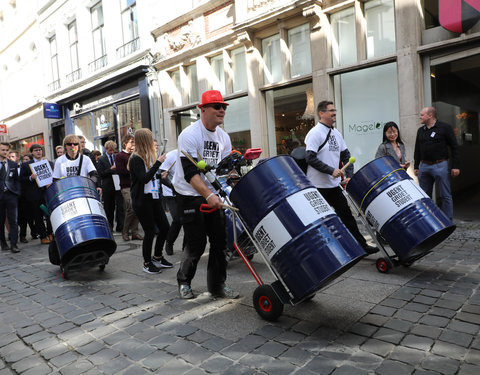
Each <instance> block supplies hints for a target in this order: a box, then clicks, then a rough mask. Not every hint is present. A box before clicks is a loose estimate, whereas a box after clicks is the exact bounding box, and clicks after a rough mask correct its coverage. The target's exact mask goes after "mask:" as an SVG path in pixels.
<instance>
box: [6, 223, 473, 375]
mask: <svg viewBox="0 0 480 375" xmlns="http://www.w3.org/2000/svg"><path fill="white" fill-rule="evenodd" d="M457 225H458V228H457V230H456V231H455V232H454V233H453V234H452V235H451V236H450V238H449V239H448V240H447V241H445V242H444V243H442V244H441V245H439V246H438V247H437V248H436V249H435V250H434V251H433V252H432V253H430V254H429V255H427V256H426V257H424V258H422V259H421V260H420V261H418V262H416V263H414V264H413V265H412V266H411V267H409V268H406V267H397V268H394V269H393V270H391V271H390V273H388V274H381V273H379V272H377V270H376V268H375V259H376V257H375V256H370V257H368V258H365V259H364V260H362V261H361V262H360V263H358V264H357V265H356V266H354V267H353V268H351V269H350V270H349V271H348V272H346V273H344V274H343V275H341V276H340V277H338V278H337V279H335V280H333V282H332V283H330V284H329V285H328V286H327V287H325V288H324V289H323V290H322V291H320V292H319V293H317V295H316V296H315V297H314V298H313V299H312V300H311V301H308V302H305V303H302V304H299V305H296V306H286V307H285V311H284V313H283V315H282V316H281V318H280V319H279V320H278V322H275V323H269V322H266V321H264V320H262V319H261V318H260V317H259V316H258V315H257V313H256V312H255V310H254V309H253V307H252V302H251V300H252V294H253V291H254V289H255V287H256V283H255V281H254V280H253V278H252V277H251V276H250V274H249V272H248V270H247V268H246V267H245V266H244V265H243V263H242V262H241V261H240V260H233V261H231V262H230V264H229V269H228V272H229V280H228V281H229V284H230V285H231V286H232V287H233V288H234V289H237V290H239V291H240V292H241V298H240V299H238V300H233V301H231V300H211V299H210V298H209V297H208V296H207V295H206V293H205V292H206V277H205V272H204V269H205V259H202V263H201V264H200V265H199V270H198V273H197V275H196V277H195V279H194V282H193V285H192V288H193V290H194V292H195V293H196V295H197V298H195V299H193V300H180V299H178V298H177V286H176V279H175V274H176V268H177V267H178V262H179V260H180V249H178V248H176V249H175V254H174V256H172V257H170V258H169V259H170V260H171V261H173V262H174V263H175V268H174V269H171V270H164V271H163V272H162V273H161V274H160V275H148V274H145V273H143V272H142V269H141V264H142V258H141V243H140V241H135V242H123V241H122V240H121V236H118V235H116V240H117V242H118V244H119V246H118V249H117V252H116V253H115V254H114V255H113V256H112V257H111V259H110V263H109V264H108V265H107V267H106V269H105V271H103V272H102V271H99V270H98V269H97V268H95V269H90V270H88V271H85V272H81V273H72V274H71V277H69V279H68V280H64V279H62V278H61V276H60V272H59V268H58V267H56V266H53V265H51V264H50V262H49V261H48V257H47V247H46V246H45V245H44V246H40V245H39V243H38V240H37V241H30V243H28V244H26V245H23V246H22V248H21V253H19V254H11V253H10V252H5V251H3V252H2V253H1V254H0V256H1V262H0V264H1V266H0V285H1V287H0V300H1V305H0V309H1V310H0V311H1V314H0V358H1V359H0V375H6V374H25V375H27V374H28V375H30V374H34V375H42V374H64V375H74V374H91V375H97V374H119V375H127V374H128V375H134V374H153V373H162V374H169V375H170V374H191V375H194V374H272V375H273V374H275V375H281V374H298V375H300V374H302V375H306V374H334V375H342V374H345V375H362V374H381V375H396V374H398V375H408V374H415V375H427V374H428V375H430V374H431V375H433V374H445V375H447V374H448V375H450V374H451V375H454V374H455V375H478V374H479V373H480V339H478V338H477V334H478V332H479V328H480V293H479V287H478V284H479V279H480V272H479V264H480V253H479V252H480V224H479V223H472V222H461V221H459V222H457ZM176 244H177V247H178V246H179V244H181V239H178V240H177V242H176ZM204 258H205V257H204ZM253 263H254V265H255V267H256V268H257V270H258V272H259V273H260V275H262V277H263V278H264V279H267V280H268V279H269V277H270V276H269V274H268V272H267V269H266V267H265V266H264V265H263V262H262V261H261V260H260V256H259V255H256V256H255V258H254V260H253ZM270 279H271V277H270Z"/></svg>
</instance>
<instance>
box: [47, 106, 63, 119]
mask: <svg viewBox="0 0 480 375" xmlns="http://www.w3.org/2000/svg"><path fill="white" fill-rule="evenodd" d="M43 117H44V118H57V119H59V118H63V116H62V107H61V106H60V105H58V104H57V103H43Z"/></svg>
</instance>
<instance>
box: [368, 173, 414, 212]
mask: <svg viewBox="0 0 480 375" xmlns="http://www.w3.org/2000/svg"><path fill="white" fill-rule="evenodd" d="M404 170H405V169H403V168H397V169H394V170H393V171H391V172H390V173H389V174H387V175H385V176H384V177H383V178H382V179H380V180H379V181H378V182H377V183H376V184H375V185H373V186H372V188H371V189H370V190H369V191H367V193H366V194H365V196H364V197H363V199H362V203H360V211H361V210H362V206H363V202H364V201H365V199H366V198H367V196H368V194H370V193H371V192H372V190H373V189H375V188H376V187H377V185H378V184H379V183H380V182H382V181H383V180H385V179H386V178H387V177H388V176H390V175H391V174H392V173H395V172H397V171H404Z"/></svg>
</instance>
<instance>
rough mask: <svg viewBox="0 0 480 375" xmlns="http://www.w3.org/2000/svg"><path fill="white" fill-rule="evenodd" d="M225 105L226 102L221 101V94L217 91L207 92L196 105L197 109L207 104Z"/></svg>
mask: <svg viewBox="0 0 480 375" xmlns="http://www.w3.org/2000/svg"><path fill="white" fill-rule="evenodd" d="M215 103H220V104H225V105H228V103H227V102H226V101H224V100H223V97H222V94H221V93H220V91H218V90H208V91H205V92H204V93H203V94H202V102H201V103H200V104H199V105H198V108H202V107H203V106H204V105H207V104H215Z"/></svg>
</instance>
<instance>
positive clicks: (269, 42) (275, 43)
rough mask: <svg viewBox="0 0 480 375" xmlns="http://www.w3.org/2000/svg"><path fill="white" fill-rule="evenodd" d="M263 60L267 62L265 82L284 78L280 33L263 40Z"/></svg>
mask: <svg viewBox="0 0 480 375" xmlns="http://www.w3.org/2000/svg"><path fill="white" fill-rule="evenodd" d="M262 53H263V61H264V63H265V83H274V82H279V81H281V80H282V55H281V53H280V35H279V34H275V35H273V36H271V37H269V38H265V39H263V40H262Z"/></svg>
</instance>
